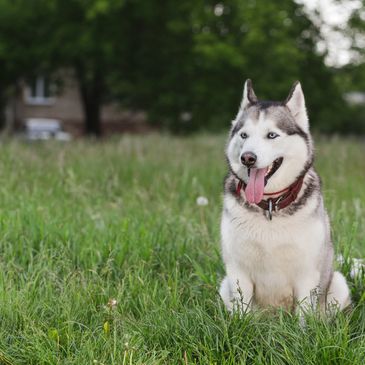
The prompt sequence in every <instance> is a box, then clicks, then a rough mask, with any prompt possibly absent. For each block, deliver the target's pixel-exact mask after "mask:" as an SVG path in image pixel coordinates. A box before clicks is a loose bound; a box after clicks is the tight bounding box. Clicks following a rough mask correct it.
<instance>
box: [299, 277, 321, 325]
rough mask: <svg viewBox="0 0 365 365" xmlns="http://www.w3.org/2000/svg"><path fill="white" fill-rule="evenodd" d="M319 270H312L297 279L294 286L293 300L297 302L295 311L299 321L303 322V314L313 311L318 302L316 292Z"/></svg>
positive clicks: (317, 293)
mask: <svg viewBox="0 0 365 365" xmlns="http://www.w3.org/2000/svg"><path fill="white" fill-rule="evenodd" d="M319 276H320V274H319V272H313V273H312V274H311V275H308V276H307V277H305V278H302V279H301V280H298V281H297V283H296V286H295V288H294V296H295V300H296V302H297V303H298V305H297V307H296V312H297V314H299V317H300V320H301V322H303V323H304V314H305V313H308V312H312V311H315V310H316V308H317V305H318V302H319V296H320V293H319V292H318V290H319V289H318V285H319Z"/></svg>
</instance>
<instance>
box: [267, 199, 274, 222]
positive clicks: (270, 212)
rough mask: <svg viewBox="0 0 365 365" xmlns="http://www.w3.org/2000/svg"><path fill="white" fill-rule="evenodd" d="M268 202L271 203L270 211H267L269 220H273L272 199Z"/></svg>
mask: <svg viewBox="0 0 365 365" xmlns="http://www.w3.org/2000/svg"><path fill="white" fill-rule="evenodd" d="M267 202H268V203H269V209H268V210H267V214H268V218H269V219H270V220H272V208H273V204H272V199H269V200H268V201H267Z"/></svg>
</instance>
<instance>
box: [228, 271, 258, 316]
mask: <svg viewBox="0 0 365 365" xmlns="http://www.w3.org/2000/svg"><path fill="white" fill-rule="evenodd" d="M227 280H228V283H229V286H230V288H231V298H230V300H229V302H230V305H227V301H225V303H226V306H227V309H228V310H231V311H232V310H239V311H240V312H242V313H246V312H248V311H249V310H250V309H251V306H252V298H253V287H254V286H253V283H252V281H251V280H250V278H249V277H248V275H247V274H246V273H245V272H244V271H243V270H242V269H241V268H238V267H237V266H236V265H228V266H227Z"/></svg>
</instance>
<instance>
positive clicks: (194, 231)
mask: <svg viewBox="0 0 365 365" xmlns="http://www.w3.org/2000/svg"><path fill="white" fill-rule="evenodd" d="M224 143H225V137H224V136H196V137H190V138H172V139H171V138H169V137H167V136H148V137H128V136H126V137H124V138H122V139H120V140H114V141H108V142H101V143H92V142H74V143H70V144H65V145H58V144H54V143H49V144H48V143H47V144H34V145H27V144H21V143H15V142H9V143H3V144H2V145H1V157H0V228H1V229H0V240H1V241H0V250H1V251H0V252H1V254H0V260H1V262H0V265H1V270H0V363H3V364H7V365H8V364H37V365H38V364H78V365H83V364H99V365H102V364H105V365H106V364H195V363H196V364H218V365H220V364H245V363H247V364H290V365H292V364H298V365H299V364H300V365H303V364H341V365H343V364H351V365H354V364H364V359H365V294H364V289H365V283H364V276H362V277H357V278H355V279H353V278H351V277H350V275H349V269H350V267H349V263H348V262H345V263H344V264H343V265H342V266H341V267H339V269H341V270H342V271H343V272H344V273H345V274H346V275H347V277H348V279H349V282H350V285H351V290H352V295H353V300H354V310H353V311H352V312H351V313H348V314H339V315H337V316H336V317H335V318H334V319H332V320H331V321H322V320H319V319H316V318H314V317H308V318H307V327H306V328H301V327H300V326H299V325H298V320H297V318H295V317H293V316H290V315H289V314H286V313H280V312H279V313H277V314H276V315H274V316H269V315H267V314H265V313H259V312H256V313H253V314H248V315H246V316H244V317H243V318H239V317H238V316H233V317H232V316H230V315H228V314H227V312H226V311H225V309H224V307H223V305H222V303H221V301H220V299H219V297H218V294H217V283H218V281H219V280H220V279H221V278H222V276H223V266H222V262H221V259H220V249H219V219H220V211H221V190H222V179H223V176H224V174H225V169H226V167H225V161H224V156H223V148H224ZM316 166H317V170H318V171H319V172H320V174H321V176H322V179H323V184H324V186H323V189H324V193H325V198H326V205H327V208H328V210H329V213H330V216H331V220H332V223H333V238H334V242H335V246H336V249H337V251H338V252H342V253H343V254H344V255H345V257H348V256H351V257H364V255H365V143H364V141H362V142H359V141H355V140H336V139H332V140H320V141H318V143H317V160H316ZM198 196H205V197H207V198H208V199H209V204H208V205H207V206H197V204H196V199H197V197H198ZM112 299H114V300H115V301H116V302H115V301H112Z"/></svg>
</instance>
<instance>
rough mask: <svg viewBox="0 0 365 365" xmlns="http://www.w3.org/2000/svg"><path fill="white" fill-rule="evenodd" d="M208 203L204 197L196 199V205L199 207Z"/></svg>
mask: <svg viewBox="0 0 365 365" xmlns="http://www.w3.org/2000/svg"><path fill="white" fill-rule="evenodd" d="M208 203H209V201H208V199H207V198H206V197H205V196H199V197H198V198H197V199H196V204H198V205H200V206H201V207H204V206H206V205H208Z"/></svg>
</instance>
